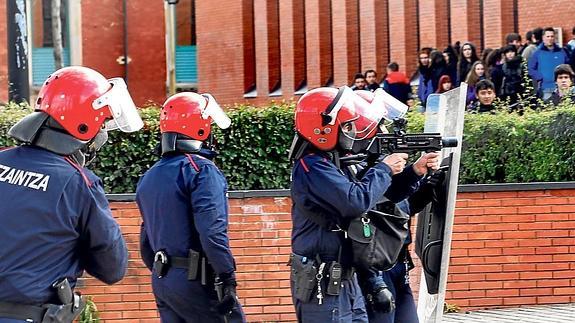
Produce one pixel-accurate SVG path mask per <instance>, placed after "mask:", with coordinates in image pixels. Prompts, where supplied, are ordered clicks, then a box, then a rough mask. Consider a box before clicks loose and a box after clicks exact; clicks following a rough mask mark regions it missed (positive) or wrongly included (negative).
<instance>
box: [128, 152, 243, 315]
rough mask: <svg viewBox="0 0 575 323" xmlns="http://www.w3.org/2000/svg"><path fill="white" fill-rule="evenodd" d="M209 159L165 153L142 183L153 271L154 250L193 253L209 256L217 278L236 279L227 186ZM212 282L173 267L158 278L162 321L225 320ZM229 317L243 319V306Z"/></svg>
mask: <svg viewBox="0 0 575 323" xmlns="http://www.w3.org/2000/svg"><path fill="white" fill-rule="evenodd" d="M206 157H208V158H206ZM211 157H213V156H212V154H211V151H207V150H202V152H201V153H200V154H180V153H172V154H165V155H164V156H163V157H162V159H161V160H160V161H158V162H157V163H156V164H155V165H154V166H153V167H152V168H150V169H149V170H148V171H147V172H146V173H145V174H144V176H143V177H142V179H141V180H140V182H139V183H138V187H137V190H136V200H137V203H138V206H139V207H140V211H141V214H142V218H143V220H144V222H143V223H142V231H141V253H142V258H143V260H144V262H145V264H146V266H147V267H148V268H149V269H150V270H153V266H154V264H153V262H154V255H155V253H156V252H158V251H160V250H163V251H165V253H166V254H167V255H169V256H170V257H188V252H189V250H190V249H192V250H194V251H197V252H200V254H202V255H203V256H205V257H206V258H207V260H208V261H209V264H210V265H211V267H212V268H213V272H215V274H217V275H220V276H232V277H234V276H233V275H234V271H235V263H234V258H233V256H232V253H231V250H230V247H229V241H228V236H227V227H228V204H227V197H226V194H227V183H226V180H225V178H224V175H223V174H222V173H221V172H220V170H219V169H218V168H217V167H216V166H215V165H214V163H213V162H212V161H211V160H210V158H211ZM209 278H211V277H208V278H207V279H208V282H207V284H206V285H203V284H202V282H201V280H202V279H200V278H197V279H194V280H189V279H188V270H187V269H185V268H170V269H169V270H168V271H167V273H166V274H165V275H164V276H162V277H161V278H159V277H158V275H155V274H154V275H153V277H152V287H153V292H154V295H155V297H156V302H157V306H158V310H159V312H160V317H161V319H162V322H169V323H173V322H221V321H223V317H222V316H219V315H218V314H217V313H216V311H215V310H214V306H215V304H216V303H217V295H216V293H215V291H214V286H213V281H212V282H210V281H209ZM228 319H229V321H230V322H244V321H245V317H244V314H243V312H242V309H241V306H240V305H239V303H238V304H237V305H236V306H235V307H234V309H233V310H232V313H231V314H230V315H228Z"/></svg>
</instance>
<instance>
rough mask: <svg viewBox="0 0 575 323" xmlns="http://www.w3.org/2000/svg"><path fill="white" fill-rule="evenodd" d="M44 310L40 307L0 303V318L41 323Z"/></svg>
mask: <svg viewBox="0 0 575 323" xmlns="http://www.w3.org/2000/svg"><path fill="white" fill-rule="evenodd" d="M45 312H46V309H45V308H44V307H42V306H35V305H25V304H17V303H10V302H1V301H0V317H4V318H10V319H15V320H23V321H28V320H33V322H34V323H40V322H42V319H43V317H44V313H45Z"/></svg>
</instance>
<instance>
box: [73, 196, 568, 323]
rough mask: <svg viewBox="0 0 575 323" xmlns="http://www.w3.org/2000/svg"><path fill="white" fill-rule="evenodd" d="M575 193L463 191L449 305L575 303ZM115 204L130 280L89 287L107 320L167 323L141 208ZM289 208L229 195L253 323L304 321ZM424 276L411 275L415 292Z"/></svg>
mask: <svg viewBox="0 0 575 323" xmlns="http://www.w3.org/2000/svg"><path fill="white" fill-rule="evenodd" d="M571 186H573V185H571ZM574 195H575V188H571V189H543V188H542V189H538V190H526V191H521V190H519V191H513V190H508V191H501V192H471V193H459V199H458V202H457V211H456V218H455V225H454V234H453V245H452V252H451V264H450V268H449V273H450V274H449V279H448V281H449V282H448V287H447V288H448V292H447V295H446V300H447V302H448V303H453V304H457V305H459V306H461V307H462V309H477V308H492V307H504V306H518V305H534V304H548V303H568V302H575V246H573V238H575V197H572V196H574ZM111 207H112V210H113V213H114V216H115V217H116V218H117V220H118V222H119V223H120V225H121V226H122V231H123V233H124V237H125V238H126V241H127V243H128V248H129V250H130V259H131V260H130V264H129V269H128V275H127V276H126V278H124V280H122V282H121V283H119V284H117V285H114V286H104V285H103V284H101V283H99V282H97V281H96V280H95V279H93V278H87V279H85V280H84V281H83V282H82V284H81V285H82V286H83V287H82V288H81V289H82V291H83V293H84V294H86V295H91V296H93V298H94V300H95V302H96V303H97V305H98V307H99V309H100V311H101V312H102V313H101V314H102V318H104V319H105V321H106V322H120V321H122V322H127V321H129V322H159V320H158V319H157V313H156V310H155V304H154V302H153V295H152V294H151V287H150V278H149V272H148V270H147V269H146V268H145V267H144V266H143V264H142V262H141V260H140V256H139V251H138V241H139V240H138V239H139V225H140V215H139V212H138V209H137V208H136V205H135V203H133V202H113V203H111ZM290 207H291V201H290V199H289V198H288V197H281V196H280V197H256V198H232V199H230V229H229V231H230V233H229V235H230V239H231V246H232V249H233V254H234V256H235V258H236V261H237V266H238V274H237V275H238V283H239V286H238V293H239V296H240V298H241V302H242V304H243V305H244V310H245V312H246V314H247V316H248V320H249V321H251V322H256V321H281V322H285V321H292V320H294V319H295V316H294V313H293V312H294V311H293V306H292V305H291V296H290V290H289V269H288V267H286V265H285V264H286V262H287V260H288V254H289V252H290V231H291V217H290ZM420 272H421V269H420V267H419V266H418V268H416V269H415V270H414V271H412V274H413V275H412V286H413V287H414V289H415V291H416V293H417V290H418V286H419V274H420ZM416 299H417V296H416Z"/></svg>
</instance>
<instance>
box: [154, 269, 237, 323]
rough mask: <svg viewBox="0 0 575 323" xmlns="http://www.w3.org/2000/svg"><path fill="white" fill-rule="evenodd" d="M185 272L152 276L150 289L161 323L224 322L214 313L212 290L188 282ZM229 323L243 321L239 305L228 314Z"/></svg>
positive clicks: (214, 294) (214, 298)
mask: <svg viewBox="0 0 575 323" xmlns="http://www.w3.org/2000/svg"><path fill="white" fill-rule="evenodd" d="M187 275H188V272H187V270H185V269H179V268H172V269H170V270H169V272H168V273H167V275H166V276H164V277H162V278H157V277H156V276H155V275H154V276H153V277H152V288H153V291H154V296H155V297H156V305H157V306H158V311H159V312H160V319H161V321H162V323H192V322H198V323H204V322H206V323H207V322H210V323H211V322H214V323H223V322H224V318H223V316H221V315H219V314H218V313H216V312H215V310H214V306H215V304H216V303H217V295H216V293H215V291H214V289H213V286H212V287H207V286H202V284H201V283H200V281H189V280H188V278H187ZM228 322H230V323H232V322H234V323H236V322H246V318H245V316H244V313H243V311H242V308H241V305H240V304H238V305H237V306H236V308H234V310H233V311H232V314H230V315H228Z"/></svg>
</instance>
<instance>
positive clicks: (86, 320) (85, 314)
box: [78, 296, 100, 323]
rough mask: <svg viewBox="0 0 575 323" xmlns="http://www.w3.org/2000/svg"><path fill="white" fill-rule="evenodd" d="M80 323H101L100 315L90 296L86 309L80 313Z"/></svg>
mask: <svg viewBox="0 0 575 323" xmlns="http://www.w3.org/2000/svg"><path fill="white" fill-rule="evenodd" d="M78 323H100V313H99V312H98V308H97V307H96V303H94V301H93V300H92V297H89V296H88V298H87V299H86V307H84V310H82V313H80V317H79V318H78Z"/></svg>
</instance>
